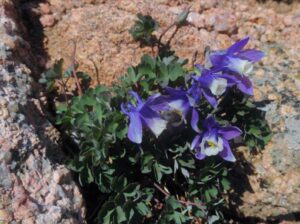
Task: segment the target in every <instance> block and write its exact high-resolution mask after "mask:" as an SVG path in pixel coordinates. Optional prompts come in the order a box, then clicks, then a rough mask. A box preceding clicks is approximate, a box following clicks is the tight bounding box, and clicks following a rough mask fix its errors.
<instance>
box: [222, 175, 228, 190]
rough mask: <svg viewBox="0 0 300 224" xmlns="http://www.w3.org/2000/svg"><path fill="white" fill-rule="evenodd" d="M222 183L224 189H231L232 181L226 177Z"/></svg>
mask: <svg viewBox="0 0 300 224" xmlns="http://www.w3.org/2000/svg"><path fill="white" fill-rule="evenodd" d="M221 184H222V186H223V189H224V191H228V190H229V189H230V182H229V181H228V180H227V179H226V178H222V180H221Z"/></svg>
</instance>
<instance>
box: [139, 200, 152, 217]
mask: <svg viewBox="0 0 300 224" xmlns="http://www.w3.org/2000/svg"><path fill="white" fill-rule="evenodd" d="M136 209H137V211H138V212H139V213H140V214H141V215H143V216H146V215H147V214H148V213H149V208H148V207H147V206H146V205H145V203H143V202H139V203H138V204H137V206H136Z"/></svg>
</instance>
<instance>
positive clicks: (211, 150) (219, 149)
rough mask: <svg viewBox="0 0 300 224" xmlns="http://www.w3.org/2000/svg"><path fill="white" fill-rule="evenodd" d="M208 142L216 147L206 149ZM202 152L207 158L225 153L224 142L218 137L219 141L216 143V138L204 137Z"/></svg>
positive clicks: (201, 146)
mask: <svg viewBox="0 0 300 224" xmlns="http://www.w3.org/2000/svg"><path fill="white" fill-rule="evenodd" d="M206 142H213V143H214V144H215V145H214V146H210V147H205V143H206ZM200 149H201V152H202V153H203V154H205V155H207V156H215V155H217V154H218V153H219V152H222V151H223V140H222V138H220V137H218V141H217V142H216V140H215V138H214V137H204V138H203V139H202V142H201V144H200Z"/></svg>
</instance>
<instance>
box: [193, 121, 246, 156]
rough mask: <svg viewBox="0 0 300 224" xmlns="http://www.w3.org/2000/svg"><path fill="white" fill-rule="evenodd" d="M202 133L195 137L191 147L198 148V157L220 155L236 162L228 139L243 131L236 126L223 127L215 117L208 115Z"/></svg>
mask: <svg viewBox="0 0 300 224" xmlns="http://www.w3.org/2000/svg"><path fill="white" fill-rule="evenodd" d="M203 129H204V131H203V132H202V133H199V134H198V135H196V137H195V138H194V140H193V142H192V145H191V148H192V149H195V150H196V158H197V159H199V160H202V159H204V158H205V157H206V156H215V155H219V156H221V157H222V158H223V159H224V160H227V161H230V162H235V161H236V159H235V157H234V155H233V153H232V151H231V148H230V146H229V143H228V140H231V139H233V138H235V137H238V136H240V135H241V134H242V131H241V130H240V129H239V128H237V127H234V126H230V125H228V126H226V127H222V126H220V124H218V123H217V122H216V121H215V119H214V118H213V117H208V118H206V120H205V121H204V122H203Z"/></svg>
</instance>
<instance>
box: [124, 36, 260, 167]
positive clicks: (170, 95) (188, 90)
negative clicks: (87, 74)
mask: <svg viewBox="0 0 300 224" xmlns="http://www.w3.org/2000/svg"><path fill="white" fill-rule="evenodd" d="M248 41H249V37H247V38H244V39H242V40H240V41H238V42H236V43H234V44H233V45H232V46H230V47H229V48H228V49H226V50H220V51H215V52H212V53H210V54H209V55H208V58H207V59H206V60H208V61H209V63H208V65H206V67H204V66H201V65H199V64H196V65H195V69H196V70H197V72H195V74H192V75H191V76H190V79H189V80H188V82H187V83H188V84H187V85H186V86H179V87H178V88H171V87H165V88H164V89H163V90H162V93H163V94H161V93H154V94H153V95H150V96H149V97H148V99H146V100H144V101H143V100H142V99H141V98H140V97H139V95H138V94H137V93H136V92H133V91H130V92H129V95H131V96H132V97H133V98H134V100H135V102H133V101H131V102H128V103H126V104H124V103H122V105H121V108H122V112H123V113H124V114H126V115H127V116H128V117H129V128H128V135H127V136H128V138H129V140H130V141H132V142H134V143H136V144H142V138H143V131H144V129H148V130H150V131H151V132H152V133H153V134H154V135H155V137H156V138H158V137H159V136H160V135H161V134H162V133H163V132H164V130H166V129H167V128H169V126H168V122H169V121H168V120H167V119H165V117H164V116H162V115H163V114H164V113H165V112H175V113H177V114H179V115H180V116H181V117H182V120H183V121H184V123H185V124H189V125H188V126H190V127H191V128H192V130H193V131H194V132H195V137H194V140H193V141H192V143H191V149H193V150H194V152H195V157H196V158H197V159H199V160H203V159H204V158H205V157H208V156H220V157H221V158H223V159H224V160H226V161H230V162H234V161H236V159H235V156H234V154H233V152H232V150H231V148H230V145H229V140H231V139H234V138H236V137H238V136H240V135H242V131H241V130H240V129H239V128H238V127H235V126H231V125H227V126H221V125H220V124H219V123H218V122H217V121H216V119H215V118H214V116H213V114H208V116H207V117H206V118H205V117H202V118H201V117H199V114H200V113H201V110H202V109H203V108H201V106H202V105H203V102H205V101H206V102H207V103H208V104H209V105H210V106H211V107H212V108H213V109H217V108H218V102H219V101H220V100H221V99H222V96H224V95H225V94H226V92H227V91H228V90H229V89H231V88H236V89H238V90H240V91H241V92H242V93H243V94H246V95H253V87H252V83H251V81H250V79H249V78H248V75H249V74H250V73H251V71H252V69H253V63H255V62H258V61H260V60H261V59H262V57H263V56H264V53H263V52H262V51H259V50H254V49H250V50H249V49H247V50H244V47H245V46H246V44H247V43H248ZM199 120H202V121H203V122H202V125H200V127H199V126H198V122H199ZM171 127H172V126H171Z"/></svg>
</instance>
